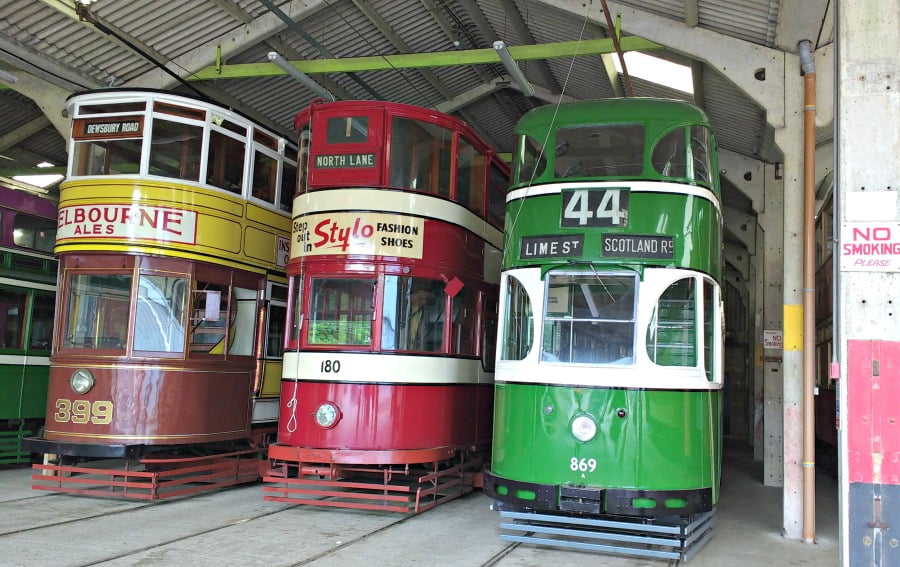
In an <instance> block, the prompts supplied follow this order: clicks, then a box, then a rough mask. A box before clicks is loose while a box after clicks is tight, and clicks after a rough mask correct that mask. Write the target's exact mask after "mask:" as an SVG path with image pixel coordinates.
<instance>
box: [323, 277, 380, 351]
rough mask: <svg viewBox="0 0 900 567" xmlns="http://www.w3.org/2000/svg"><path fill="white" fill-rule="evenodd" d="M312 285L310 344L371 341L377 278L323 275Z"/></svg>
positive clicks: (346, 343) (353, 343) (367, 343)
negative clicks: (373, 299) (328, 276)
mask: <svg viewBox="0 0 900 567" xmlns="http://www.w3.org/2000/svg"><path fill="white" fill-rule="evenodd" d="M310 285H311V288H310V297H309V335H308V337H307V343H308V344H310V345H355V346H363V345H370V344H371V343H372V318H373V317H372V313H373V306H372V298H373V295H374V290H375V280H374V279H368V278H366V279H358V278H321V279H313V280H312V282H311V284H310Z"/></svg>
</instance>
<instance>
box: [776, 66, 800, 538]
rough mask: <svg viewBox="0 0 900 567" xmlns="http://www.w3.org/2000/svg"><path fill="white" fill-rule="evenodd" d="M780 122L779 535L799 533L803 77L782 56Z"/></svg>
mask: <svg viewBox="0 0 900 567" xmlns="http://www.w3.org/2000/svg"><path fill="white" fill-rule="evenodd" d="M784 80H785V85H784V86H785V89H784V100H785V113H784V114H785V120H784V122H785V124H784V128H779V129H777V130H776V131H775V144H776V145H777V146H778V147H779V149H780V150H781V152H782V154H783V155H784V264H783V266H784V268H783V269H784V290H783V293H784V300H783V301H784V305H783V309H784V313H783V321H784V323H783V324H784V335H783V336H784V352H783V355H782V356H783V358H782V372H783V376H784V382H783V384H782V396H783V399H782V404H783V408H782V411H783V416H784V417H783V419H784V423H783V431H784V463H783V467H784V490H783V492H782V493H783V500H782V506H783V518H782V528H783V530H784V536H785V537H787V538H790V539H801V538H802V536H803V533H802V532H803V469H802V462H803V81H802V78H801V76H800V64H799V59H797V58H788V59H787V60H786V61H785V78H784Z"/></svg>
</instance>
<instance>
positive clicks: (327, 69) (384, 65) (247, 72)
mask: <svg viewBox="0 0 900 567" xmlns="http://www.w3.org/2000/svg"><path fill="white" fill-rule="evenodd" d="M620 43H621V44H622V49H623V50H626V51H646V50H654V49H659V48H660V47H661V46H660V45H658V44H656V43H654V42H652V41H648V40H645V39H643V38H640V37H624V38H622V39H621V40H620ZM507 49H508V50H509V53H510V55H512V58H513V59H515V60H517V61H524V60H532V59H552V58H556V57H572V56H575V55H600V54H603V53H610V52H611V51H613V50H614V48H613V44H612V40H611V39H589V40H584V41H564V42H560V43H545V44H539V45H515V46H509V47H508V48H507ZM291 63H292V64H293V65H294V67H296V68H297V69H298V70H300V71H302V72H304V73H306V74H316V73H352V72H358V71H390V70H395V69H417V68H423V67H452V66H455V65H484V64H495V63H500V56H499V55H498V54H497V50H495V49H494V48H493V47H489V48H485V49H465V50H459V51H438V52H431V53H401V54H392V55H370V56H365V57H344V58H340V59H313V60H305V61H291ZM284 74H285V72H284V71H283V70H281V69H279V68H278V67H277V66H276V65H274V64H273V63H243V64H239V65H222V66H220V67H219V68H216V67H215V66H208V67H206V68H204V69H202V70H200V71H197V72H196V73H194V74H193V75H192V76H190V77H186V79H188V80H209V79H247V78H251V77H271V76H277V75H284Z"/></svg>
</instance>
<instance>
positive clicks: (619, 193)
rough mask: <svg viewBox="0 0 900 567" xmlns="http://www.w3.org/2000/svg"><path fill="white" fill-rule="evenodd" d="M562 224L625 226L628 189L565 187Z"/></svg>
mask: <svg viewBox="0 0 900 567" xmlns="http://www.w3.org/2000/svg"><path fill="white" fill-rule="evenodd" d="M562 198H563V213H562V221H561V225H562V226H570V227H576V226H624V225H626V224H627V223H628V189H621V188H619V189H564V190H563V191H562Z"/></svg>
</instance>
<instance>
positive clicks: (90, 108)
mask: <svg viewBox="0 0 900 567" xmlns="http://www.w3.org/2000/svg"><path fill="white" fill-rule="evenodd" d="M146 109H147V102H146V101H143V100H140V101H135V102H93V103H91V104H82V105H80V106H79V107H78V114H79V116H89V115H92V114H117V113H134V112H144V111H145V110H146Z"/></svg>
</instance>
